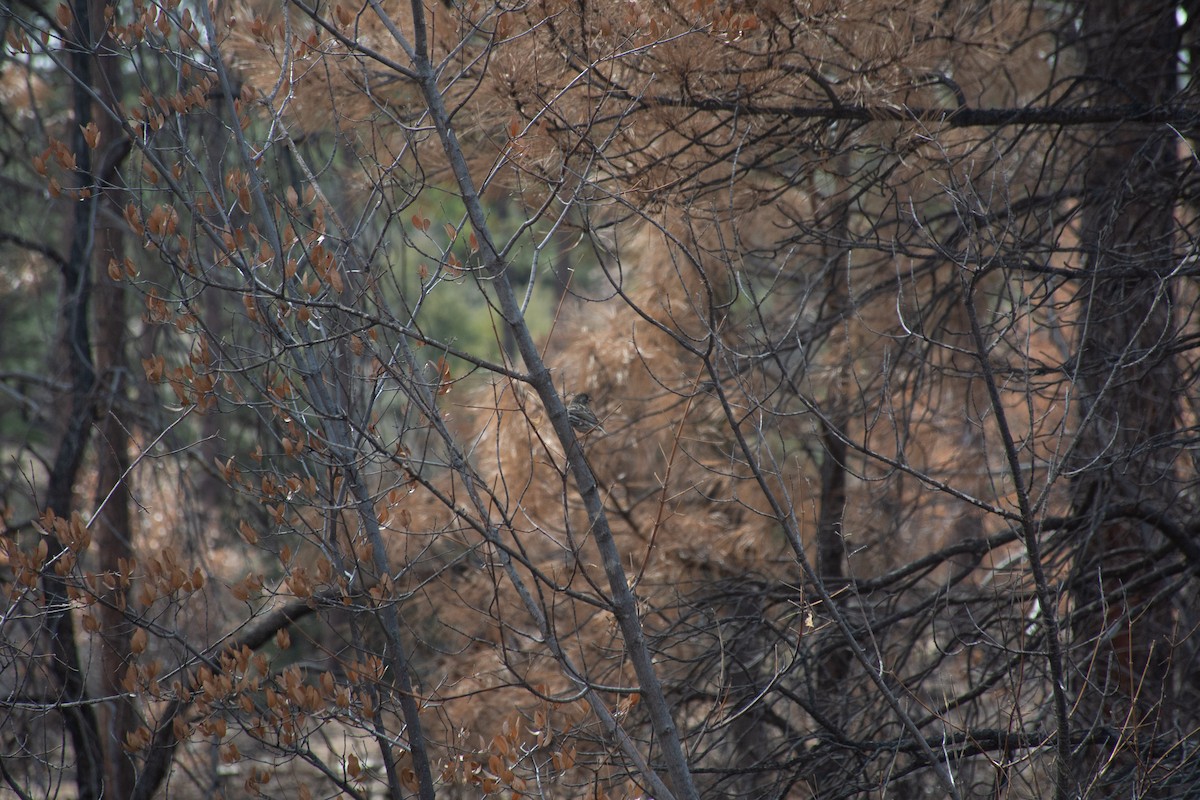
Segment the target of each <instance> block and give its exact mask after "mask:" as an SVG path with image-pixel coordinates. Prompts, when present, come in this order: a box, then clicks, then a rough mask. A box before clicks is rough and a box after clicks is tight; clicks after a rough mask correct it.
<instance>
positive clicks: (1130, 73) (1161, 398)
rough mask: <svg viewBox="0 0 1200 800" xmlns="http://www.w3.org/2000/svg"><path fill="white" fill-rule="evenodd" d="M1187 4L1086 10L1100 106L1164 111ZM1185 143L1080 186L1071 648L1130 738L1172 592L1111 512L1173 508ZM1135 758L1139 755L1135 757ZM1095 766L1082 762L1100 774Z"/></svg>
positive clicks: (1145, 528)
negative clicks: (1143, 566)
mask: <svg viewBox="0 0 1200 800" xmlns="http://www.w3.org/2000/svg"><path fill="white" fill-rule="evenodd" d="M1176 5H1177V4H1175V3H1166V2H1160V1H1159V0H1142V2H1133V3H1131V2H1127V1H1126V0H1104V2H1090V3H1088V4H1086V5H1085V6H1084V11H1083V20H1084V24H1083V29H1082V30H1083V36H1084V38H1085V50H1084V52H1085V54H1086V65H1087V73H1088V75H1089V76H1090V78H1091V82H1090V83H1089V84H1088V87H1089V89H1091V90H1092V91H1094V92H1095V93H1096V95H1097V96H1096V98H1095V100H1094V102H1097V103H1100V102H1106V103H1112V102H1123V103H1142V104H1146V105H1147V106H1153V105H1156V104H1161V103H1165V102H1167V101H1168V100H1169V99H1170V97H1171V95H1172V93H1173V92H1174V90H1175V81H1176V68H1177V67H1176V65H1177V53H1178V50H1179V42H1180V40H1179V27H1178V25H1177V24H1176V20H1175V10H1176ZM1176 145H1177V140H1176V137H1175V135H1174V134H1173V132H1172V130H1171V129H1170V128H1168V127H1167V126H1152V125H1148V124H1139V123H1125V124H1121V125H1117V126H1114V127H1112V128H1111V129H1110V130H1107V131H1104V132H1103V133H1101V134H1100V135H1099V136H1098V138H1097V140H1096V141H1095V143H1094V150H1093V152H1092V153H1091V155H1090V157H1089V160H1088V162H1087V168H1086V170H1085V172H1084V176H1083V180H1084V186H1083V212H1082V233H1081V236H1082V242H1081V245H1082V248H1083V249H1084V251H1085V252H1086V254H1087V256H1086V258H1087V262H1086V263H1087V268H1088V269H1087V271H1088V275H1089V283H1088V284H1087V285H1085V286H1083V287H1081V292H1082V293H1083V295H1084V297H1085V302H1086V305H1085V307H1086V309H1087V311H1086V314H1085V315H1083V317H1082V318H1081V319H1080V326H1081V327H1080V333H1079V340H1078V346H1079V351H1078V361H1077V369H1078V389H1079V392H1080V407H1079V412H1078V413H1079V418H1080V425H1079V432H1078V436H1079V441H1078V445H1077V447H1078V449H1077V452H1076V459H1075V464H1076V465H1077V468H1078V469H1080V472H1079V473H1078V476H1077V478H1076V480H1075V483H1074V486H1073V490H1074V500H1073V505H1074V509H1073V510H1074V512H1075V514H1076V515H1079V516H1081V517H1082V518H1084V519H1085V520H1086V524H1085V526H1084V527H1083V529H1082V531H1081V537H1082V538H1081V539H1080V540H1079V542H1078V545H1077V547H1078V550H1077V560H1076V563H1075V577H1074V587H1073V588H1074V592H1075V598H1074V608H1075V612H1076V616H1075V619H1074V625H1073V628H1074V638H1075V643H1074V644H1075V646H1074V648H1073V650H1074V652H1075V653H1077V654H1078V662H1077V664H1076V667H1077V670H1078V673H1077V674H1079V675H1081V676H1082V678H1081V682H1080V684H1079V686H1078V687H1077V689H1076V691H1078V692H1079V694H1080V700H1081V702H1080V704H1079V710H1080V712H1082V713H1083V714H1084V715H1085V719H1084V720H1082V721H1081V724H1082V725H1083V726H1085V727H1089V726H1105V725H1112V726H1122V727H1125V733H1126V735H1128V736H1131V737H1132V736H1135V735H1137V732H1136V730H1135V729H1137V728H1146V727H1152V726H1153V725H1154V723H1155V720H1156V715H1157V714H1158V713H1160V712H1161V711H1162V706H1161V705H1160V704H1161V703H1162V701H1163V700H1164V699H1165V697H1164V692H1165V690H1166V686H1165V679H1166V676H1167V672H1168V667H1169V662H1170V657H1171V643H1170V640H1171V616H1172V615H1171V608H1170V606H1169V604H1168V603H1167V602H1166V601H1165V599H1164V598H1162V597H1161V596H1160V595H1159V592H1160V590H1161V588H1162V587H1161V582H1160V581H1146V580H1141V581H1139V580H1138V579H1139V578H1144V573H1141V572H1139V573H1131V572H1130V570H1129V564H1130V562H1131V561H1133V560H1135V559H1136V558H1137V557H1138V555H1139V554H1140V553H1143V552H1145V551H1146V550H1147V549H1148V548H1152V547H1156V546H1159V545H1160V544H1161V541H1162V540H1161V538H1160V537H1158V536H1156V535H1155V530H1154V528H1153V527H1152V526H1151V525H1149V524H1146V523H1143V522H1140V521H1137V520H1136V519H1131V518H1124V519H1114V518H1113V517H1114V514H1113V512H1114V510H1115V509H1116V508H1117V507H1118V506H1126V507H1129V506H1131V505H1134V504H1138V503H1147V502H1151V503H1154V504H1156V505H1158V504H1162V503H1170V501H1171V500H1172V499H1173V497H1174V493H1175V491H1176V486H1177V484H1176V480H1175V475H1174V466H1173V462H1174V461H1175V457H1176V455H1177V448H1176V447H1175V446H1173V445H1170V444H1169V442H1170V441H1171V437H1172V434H1173V433H1174V432H1175V430H1176V426H1177V423H1178V421H1179V409H1178V401H1177V398H1178V396H1179V388H1180V387H1179V380H1180V379H1179V371H1178V368H1177V366H1176V364H1175V362H1174V360H1173V359H1172V356H1171V355H1170V346H1171V340H1172V336H1173V334H1174V325H1175V321H1174V319H1173V307H1172V301H1173V290H1172V285H1171V280H1170V278H1169V275H1170V273H1171V271H1172V269H1173V268H1174V266H1175V264H1176V254H1175V252H1174V241H1173V231H1174V224H1175V223H1174V216H1173V212H1174V205H1175V199H1176V196H1177V192H1178V176H1177V166H1176V160H1177V156H1176V152H1175V148H1176ZM1131 582H1137V585H1136V586H1134V587H1131V586H1130V583H1131ZM1094 755H1095V757H1096V758H1098V759H1103V758H1106V757H1107V756H1106V755H1105V754H1103V753H1098V754H1094ZM1136 755H1137V754H1136V753H1135V752H1132V751H1130V752H1129V753H1128V758H1129V759H1133V758H1135V757H1136ZM1130 765H1132V762H1131V764H1130ZM1097 766H1098V765H1097V764H1095V763H1091V764H1088V763H1084V764H1080V765H1079V767H1080V768H1081V769H1082V772H1083V774H1091V775H1093V776H1094V775H1095V774H1096V773H1095V771H1094V769H1093V768H1095V767H1097ZM1101 780H1103V779H1101ZM1106 791H1107V790H1106ZM1112 791H1114V792H1118V793H1119V792H1120V790H1119V789H1118V788H1116V787H1113V789H1112ZM1124 795H1128V788H1126V790H1125V792H1124Z"/></svg>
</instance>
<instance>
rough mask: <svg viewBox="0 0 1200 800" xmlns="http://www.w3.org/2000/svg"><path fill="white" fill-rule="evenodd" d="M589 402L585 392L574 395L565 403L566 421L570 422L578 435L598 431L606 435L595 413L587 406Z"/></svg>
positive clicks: (588, 396) (589, 397)
mask: <svg viewBox="0 0 1200 800" xmlns="http://www.w3.org/2000/svg"><path fill="white" fill-rule="evenodd" d="M591 401H592V398H591V396H590V395H589V394H588V393H587V392H580V393H579V394H577V395H575V397H574V398H573V399H572V400H571V402H570V403H567V419H568V420H570V421H571V427H572V428H574V429H575V430H577V431H579V432H580V433H591V432H592V431H600V433H605V434H606V433H608V431H606V430H604V426H603V425H601V424H600V420H598V419H596V414H595V412H594V411H592V408H591V406H590V405H588V403H590V402H591Z"/></svg>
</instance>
